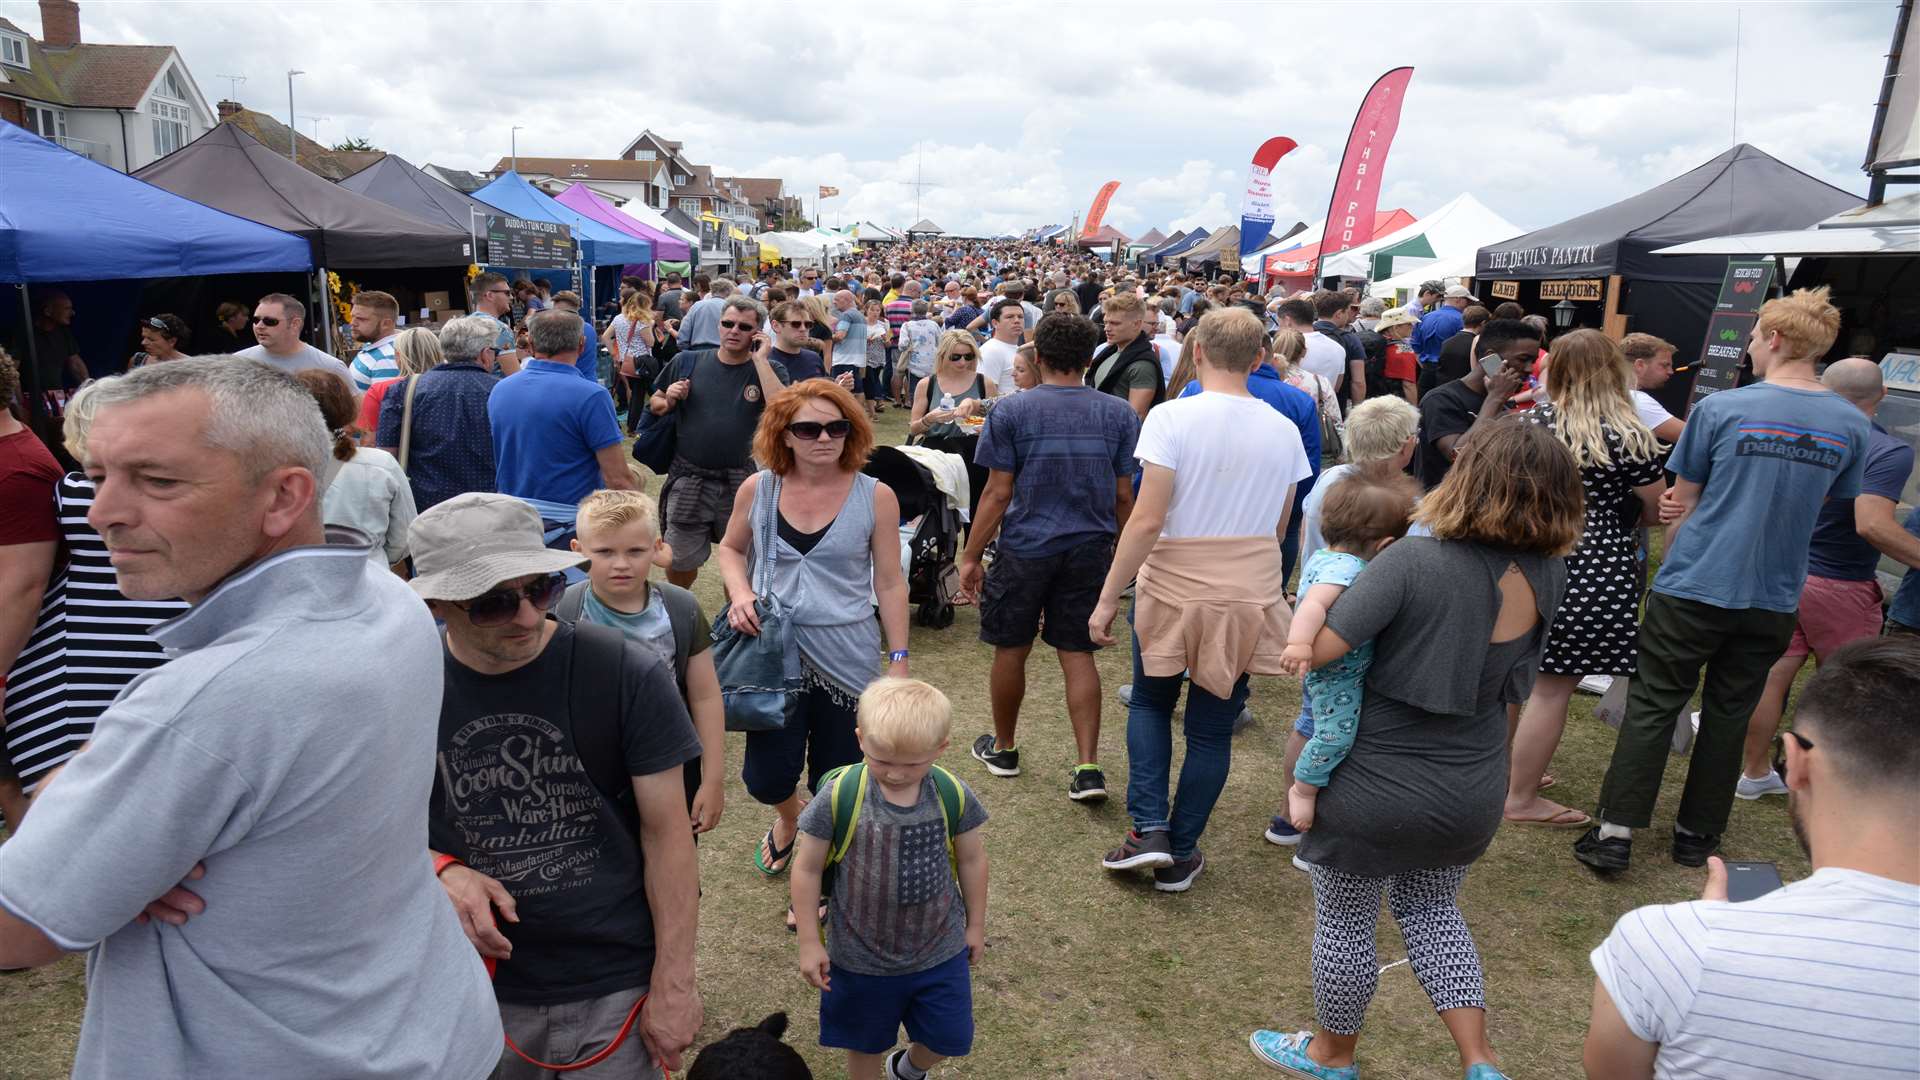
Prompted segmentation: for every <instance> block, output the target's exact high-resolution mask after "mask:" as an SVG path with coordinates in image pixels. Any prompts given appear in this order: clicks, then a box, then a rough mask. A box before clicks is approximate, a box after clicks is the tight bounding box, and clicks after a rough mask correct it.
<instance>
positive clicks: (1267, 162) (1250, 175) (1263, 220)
mask: <svg viewBox="0 0 1920 1080" xmlns="http://www.w3.org/2000/svg"><path fill="white" fill-rule="evenodd" d="M1294 146H1295V143H1294V141H1293V140H1292V139H1289V138H1287V137H1286V136H1284V135H1277V136H1275V137H1273V138H1271V139H1268V140H1267V141H1266V142H1263V143H1261V144H1260V149H1258V150H1255V151H1254V152H1253V162H1252V163H1251V164H1249V165H1248V166H1247V193H1246V195H1245V196H1244V197H1243V198H1242V199H1241V201H1240V257H1241V258H1242V259H1245V258H1246V257H1247V256H1248V255H1250V254H1252V253H1253V250H1254V249H1255V248H1257V247H1259V246H1260V245H1261V244H1264V243H1266V242H1267V236H1268V234H1270V233H1272V232H1273V167H1274V166H1275V165H1278V164H1279V163H1280V159H1281V158H1283V157H1285V156H1287V154H1288V153H1289V152H1291V151H1292V150H1293V148H1294Z"/></svg>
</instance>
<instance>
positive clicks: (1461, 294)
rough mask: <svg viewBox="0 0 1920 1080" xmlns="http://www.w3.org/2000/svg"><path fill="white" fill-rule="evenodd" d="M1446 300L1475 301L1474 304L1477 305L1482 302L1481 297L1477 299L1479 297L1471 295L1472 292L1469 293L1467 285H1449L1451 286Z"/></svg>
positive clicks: (1448, 288) (1448, 287)
mask: <svg viewBox="0 0 1920 1080" xmlns="http://www.w3.org/2000/svg"><path fill="white" fill-rule="evenodd" d="M1446 299H1448V300H1471V301H1473V302H1474V303H1476V304H1477V303H1479V302H1480V298H1479V297H1477V296H1475V295H1473V294H1472V293H1470V292H1468V291H1467V287H1466V286H1465V285H1449V286H1447V294H1446Z"/></svg>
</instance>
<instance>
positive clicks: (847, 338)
mask: <svg viewBox="0 0 1920 1080" xmlns="http://www.w3.org/2000/svg"><path fill="white" fill-rule="evenodd" d="M833 310H834V316H833V319H834V322H833V377H834V378H836V379H838V378H839V377H840V376H842V375H851V376H853V388H854V389H853V392H854V393H855V394H856V395H857V394H859V393H860V391H861V379H862V376H863V374H864V373H865V371H866V367H867V317H866V315H864V314H863V313H862V312H861V311H860V302H859V301H858V300H857V299H855V298H854V295H853V292H852V290H850V289H841V290H840V291H839V292H836V293H834V294H833Z"/></svg>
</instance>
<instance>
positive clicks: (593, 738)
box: [567, 622, 640, 843]
mask: <svg viewBox="0 0 1920 1080" xmlns="http://www.w3.org/2000/svg"><path fill="white" fill-rule="evenodd" d="M626 651H627V638H626V635H625V634H622V633H621V632H620V631H618V630H615V629H614V628H612V627H610V626H600V625H598V624H597V623H581V622H576V623H574V624H573V662H572V663H571V664H570V665H569V666H568V669H567V727H568V733H569V734H571V735H572V736H573V749H574V752H575V753H576V754H578V755H579V757H580V767H581V769H582V771H584V772H585V773H586V774H587V779H588V780H589V781H590V782H591V783H592V784H593V786H594V788H595V789H596V790H597V791H599V792H600V797H601V798H603V799H605V800H606V801H607V805H608V806H609V807H611V808H612V810H613V814H614V816H615V817H617V818H619V819H620V822H621V824H623V825H625V826H626V828H627V833H628V835H630V836H632V837H633V838H634V840H635V842H636V843H637V842H638V841H639V838H640V804H639V803H638V802H637V801H636V800H635V799H634V795H633V779H632V777H631V776H629V775H628V773H627V755H626V751H625V750H624V749H623V748H622V746H621V740H620V719H621V718H622V717H625V716H626V715H628V704H629V703H628V702H627V700H626V697H625V694H624V692H621V693H608V692H607V689H608V685H607V679H608V676H609V675H611V676H612V677H613V686H615V687H621V686H623V685H624V680H622V679H621V678H620V677H619V672H620V669H621V668H622V667H623V666H624V665H625V664H626ZM581 717H594V718H595V719H597V720H599V721H601V722H600V723H594V724H587V725H585V726H584V727H583V726H582V725H581V723H580V718H581Z"/></svg>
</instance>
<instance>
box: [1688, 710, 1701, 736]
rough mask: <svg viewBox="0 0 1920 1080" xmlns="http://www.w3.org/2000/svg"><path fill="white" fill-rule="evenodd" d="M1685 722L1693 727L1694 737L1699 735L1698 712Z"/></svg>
mask: <svg viewBox="0 0 1920 1080" xmlns="http://www.w3.org/2000/svg"><path fill="white" fill-rule="evenodd" d="M1687 721H1688V722H1689V723H1691V724H1692V725H1693V733H1694V734H1695V735H1698V734H1700V714H1699V713H1698V712H1695V713H1694V714H1693V715H1692V716H1689V717H1688V718H1687Z"/></svg>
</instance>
